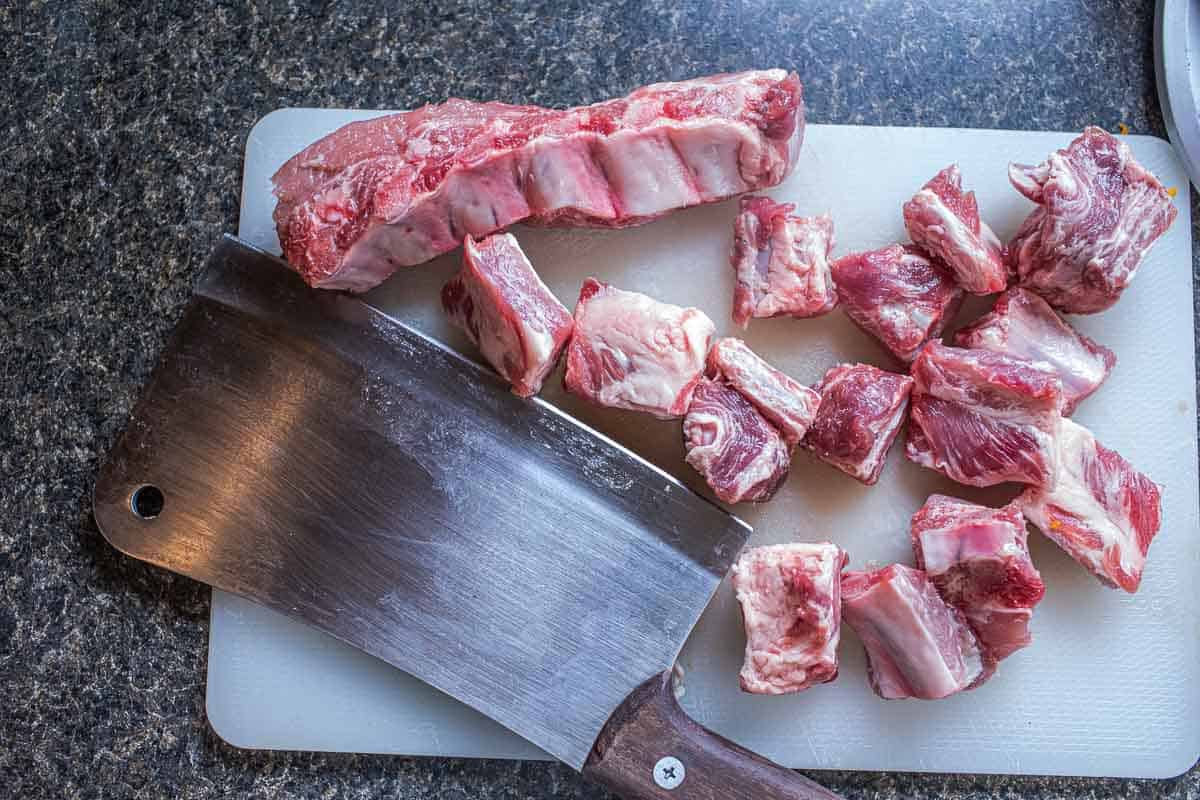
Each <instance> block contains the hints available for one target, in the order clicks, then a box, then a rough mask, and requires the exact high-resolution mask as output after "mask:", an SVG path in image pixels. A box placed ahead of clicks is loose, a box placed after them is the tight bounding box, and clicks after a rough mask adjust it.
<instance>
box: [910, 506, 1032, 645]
mask: <svg viewBox="0 0 1200 800" xmlns="http://www.w3.org/2000/svg"><path fill="white" fill-rule="evenodd" d="M1027 537H1028V533H1027V531H1026V530H1025V518H1024V517H1023V516H1021V512H1020V510H1018V509H1017V508H1016V507H1014V506H1011V505H1009V506H1005V507H1004V508H988V507H987V506H980V505H976V504H975V503H968V502H966V501H965V500H958V499H955V498H953V497H947V496H945V495H941V494H935V495H933V496H931V497H930V498H929V499H928V500H926V501H925V505H923V506H922V507H921V509H920V510H919V511H918V512H917V513H916V514H915V515H913V518H912V543H913V552H914V554H915V555H916V558H917V568H918V569H922V570H925V573H926V575H928V576H929V579H930V580H931V581H933V585H934V586H936V587H937V590H938V593H939V594H940V595H941V596H942V599H943V600H945V601H946V602H947V603H949V604H950V605H952V606H954V607H955V608H957V609H959V610H960V611H962V612H963V614H964V615H965V616H966V618H967V622H968V623H969V624H970V626H971V630H973V631H975V636H976V637H977V638H978V639H979V645H980V647H981V648H982V649H983V652H984V656H985V660H988V661H991V662H995V661H999V660H1000V659H1002V658H1007V657H1008V656H1010V655H1012V654H1013V653H1015V652H1016V651H1017V650H1020V649H1021V648H1022V647H1025V646H1027V645H1028V644H1029V643H1030V642H1031V641H1032V637H1031V636H1030V634H1029V620H1030V619H1031V618H1032V617H1033V607H1034V606H1035V605H1037V604H1038V602H1039V601H1040V600H1041V599H1042V595H1044V594H1045V593H1046V586H1045V584H1043V583H1042V576H1041V575H1039V574H1038V571H1037V568H1036V567H1034V566H1033V560H1032V559H1031V558H1030V556H1029V544H1028V542H1027Z"/></svg>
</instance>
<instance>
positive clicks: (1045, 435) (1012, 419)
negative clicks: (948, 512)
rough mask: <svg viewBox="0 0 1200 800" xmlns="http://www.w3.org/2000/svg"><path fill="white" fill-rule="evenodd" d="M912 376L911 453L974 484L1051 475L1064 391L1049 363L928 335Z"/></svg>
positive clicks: (1043, 479) (908, 448)
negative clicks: (948, 344)
mask: <svg viewBox="0 0 1200 800" xmlns="http://www.w3.org/2000/svg"><path fill="white" fill-rule="evenodd" d="M912 376H913V379H914V380H915V381H916V383H915V384H914V387H913V400H912V412H911V414H910V416H909V429H908V442H907V446H906V448H905V452H906V454H907V455H908V457H909V459H910V460H912V461H914V462H916V463H917V464H920V465H922V466H925V467H929V468H930V469H936V470H938V471H939V472H941V473H943V474H944V475H946V476H947V477H949V478H952V479H954V480H956V481H958V482H960V483H966V484H969V485H972V486H992V485H994V484H997V483H1004V482H1005V481H1018V482H1021V483H1031V484H1036V485H1041V484H1046V483H1049V482H1051V481H1052V480H1053V474H1054V445H1053V442H1054V436H1055V435H1056V434H1057V432H1058V425H1059V422H1060V420H1061V415H1060V408H1061V404H1062V393H1061V388H1060V384H1059V381H1058V378H1057V377H1056V376H1055V374H1054V371H1053V370H1052V369H1051V368H1050V367H1049V366H1046V365H1043V364H1038V363H1035V362H1032V361H1025V360H1024V359H1019V358H1014V357H1012V356H1007V355H1004V354H1001V353H993V352H990V351H987V350H964V349H961V348H957V347H946V346H945V345H943V344H941V343H940V342H930V343H929V344H928V345H926V346H925V348H924V349H923V350H921V353H920V355H918V356H917V359H916V360H915V361H914V362H913V365H912Z"/></svg>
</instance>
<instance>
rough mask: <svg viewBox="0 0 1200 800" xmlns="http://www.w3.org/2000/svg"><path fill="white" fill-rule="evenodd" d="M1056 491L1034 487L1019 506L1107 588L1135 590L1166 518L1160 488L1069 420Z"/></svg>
mask: <svg viewBox="0 0 1200 800" xmlns="http://www.w3.org/2000/svg"><path fill="white" fill-rule="evenodd" d="M1056 443H1057V445H1058V447H1057V449H1058V465H1059V466H1058V475H1057V478H1058V479H1057V481H1056V482H1055V484H1054V486H1053V488H1050V489H1043V488H1031V489H1027V490H1026V491H1025V493H1024V494H1022V495H1021V496H1020V497H1018V498H1017V500H1016V501H1015V502H1016V505H1017V506H1019V507H1020V508H1021V509H1022V510H1023V511H1024V512H1025V516H1026V517H1028V518H1029V521H1030V522H1032V523H1033V524H1034V525H1036V526H1037V527H1038V528H1040V529H1041V531H1042V533H1044V534H1045V535H1046V536H1047V537H1048V538H1049V539H1051V540H1052V541H1054V543H1055V544H1057V545H1058V546H1059V547H1061V548H1062V549H1063V550H1066V551H1067V552H1068V553H1069V554H1070V555H1071V557H1072V558H1074V559H1075V560H1076V561H1078V562H1079V563H1080V564H1082V565H1083V566H1084V567H1085V568H1087V569H1088V570H1089V571H1091V573H1092V574H1093V575H1095V576H1096V577H1097V578H1098V579H1099V580H1100V581H1101V582H1102V583H1104V584H1106V585H1108V586H1112V587H1119V588H1121V589H1124V590H1125V591H1127V592H1129V593H1131V594H1132V593H1133V592H1136V591H1137V589H1138V585H1139V584H1140V583H1141V580H1142V571H1143V570H1144V569H1145V566H1146V553H1147V551H1148V550H1149V549H1150V542H1151V541H1153V539H1154V536H1155V534H1157V533H1158V528H1159V524H1160V522H1161V520H1162V508H1161V496H1160V493H1159V488H1158V486H1157V485H1155V483H1154V482H1153V481H1152V480H1150V479H1149V478H1147V477H1146V476H1145V475H1143V474H1142V473H1140V472H1138V471H1137V470H1136V469H1134V468H1133V467H1132V466H1130V464H1129V462H1128V461H1126V460H1125V459H1123V458H1121V456H1120V455H1119V454H1117V453H1116V452H1114V451H1112V450H1109V449H1108V448H1107V447H1105V446H1104V445H1102V444H1100V443H1099V442H1097V441H1096V437H1095V436H1093V435H1092V433H1091V432H1090V431H1089V430H1088V429H1087V428H1084V427H1083V426H1082V425H1077V424H1076V423H1074V422H1072V421H1071V420H1063V422H1062V428H1061V430H1060V431H1059V434H1058V437H1057V440H1056Z"/></svg>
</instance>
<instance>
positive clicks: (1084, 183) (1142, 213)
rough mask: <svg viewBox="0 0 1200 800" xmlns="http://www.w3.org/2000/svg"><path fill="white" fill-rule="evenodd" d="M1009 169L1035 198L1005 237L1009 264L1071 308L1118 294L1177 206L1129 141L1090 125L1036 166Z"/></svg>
mask: <svg viewBox="0 0 1200 800" xmlns="http://www.w3.org/2000/svg"><path fill="white" fill-rule="evenodd" d="M1008 177H1009V180H1010V181H1011V182H1012V185H1013V187H1014V188H1015V189H1016V190H1017V191H1018V192H1020V193H1021V194H1023V195H1025V196H1026V197H1028V198H1029V199H1030V200H1032V201H1033V202H1035V203H1037V204H1038V208H1036V209H1034V211H1033V212H1032V213H1031V214H1030V215H1029V216H1028V217H1027V218H1026V219H1025V222H1024V223H1022V225H1021V227H1020V229H1019V230H1018V231H1017V234H1016V236H1015V237H1013V240H1012V241H1011V242H1009V244H1008V259H1009V269H1010V270H1011V271H1012V272H1013V273H1014V274H1015V275H1016V277H1017V282H1018V283H1019V284H1020V285H1021V286H1024V287H1025V288H1027V289H1030V290H1032V291H1034V292H1037V293H1038V294H1040V295H1041V296H1042V297H1044V298H1046V301H1047V302H1049V303H1050V305H1052V306H1054V307H1055V308H1057V309H1058V310H1060V311H1065V312H1067V313H1069V314H1091V313H1095V312H1097V311H1103V310H1104V309H1106V308H1108V307H1109V306H1111V305H1112V304H1113V303H1115V302H1117V300H1118V299H1119V298H1120V296H1121V293H1122V292H1123V291H1124V290H1125V287H1126V286H1128V285H1129V282H1130V281H1132V280H1133V277H1134V275H1135V274H1136V273H1137V270H1138V266H1139V265H1140V264H1141V262H1142V258H1143V257H1144V256H1145V255H1146V251H1148V250H1149V249H1150V247H1151V245H1153V244H1154V242H1155V241H1156V240H1157V239H1158V237H1159V236H1162V234H1163V233H1164V232H1165V231H1166V230H1167V228H1169V227H1170V226H1171V223H1172V222H1174V221H1175V215H1176V213H1177V212H1176V209H1175V204H1174V203H1173V202H1172V201H1171V196H1170V195H1169V194H1167V191H1166V189H1164V188H1163V185H1162V184H1161V183H1159V181H1158V178H1156V177H1154V175H1152V174H1151V173H1150V172H1149V171H1147V170H1146V169H1145V168H1144V167H1143V166H1142V165H1141V164H1139V163H1138V162H1137V160H1136V159H1134V157H1133V151H1132V150H1130V149H1129V145H1127V144H1125V143H1124V142H1122V141H1120V140H1119V139H1117V138H1116V137H1115V136H1113V135H1111V134H1109V133H1107V132H1105V131H1104V130H1102V129H1100V128H1097V127H1094V126H1093V127H1089V128H1087V129H1085V130H1084V132H1083V134H1082V135H1081V136H1079V137H1078V138H1077V139H1075V140H1074V141H1073V142H1071V144H1070V145H1069V146H1068V147H1067V148H1066V149H1065V150H1057V151H1055V152H1053V153H1051V154H1050V156H1049V158H1047V159H1046V160H1045V161H1044V162H1043V163H1041V164H1039V165H1037V166H1033V167H1031V166H1026V165H1024V164H1010V165H1009V168H1008Z"/></svg>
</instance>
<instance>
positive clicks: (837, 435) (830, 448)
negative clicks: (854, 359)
mask: <svg viewBox="0 0 1200 800" xmlns="http://www.w3.org/2000/svg"><path fill="white" fill-rule="evenodd" d="M912 386H913V382H912V378H910V377H908V376H907V375H897V374H896V373H894V372H885V371H884V370H881V369H879V368H878V367H873V366H871V365H870V364H839V365H838V366H836V367H833V368H832V369H830V370H829V371H828V372H826V373H825V377H824V378H822V379H821V382H820V383H819V384H817V386H816V389H817V391H818V392H820V394H821V405H820V408H819V409H818V410H817V417H816V419H815V420H813V424H812V426H811V427H809V429H808V433H807V434H806V435H805V437H804V446H805V447H807V448H808V449H809V450H811V451H812V452H813V453H814V454H815V455H816V456H817V457H818V458H820V459H821V460H822V461H825V462H826V463H829V464H832V465H833V466H835V467H837V468H838V469H840V470H841V471H842V472H844V473H846V474H847V475H849V476H851V477H852V478H856V479H857V480H860V481H862V482H863V483H865V484H867V485H868V486H869V485H871V484H873V483H875V481H877V480H879V473H880V472H882V471H883V462H884V460H885V459H886V458H887V451H888V448H889V447H891V445H892V442H893V441H894V440H895V438H896V434H897V433H899V431H900V425H901V423H903V422H904V410H905V409H906V408H907V407H908V395H909V392H911V391H912Z"/></svg>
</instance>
